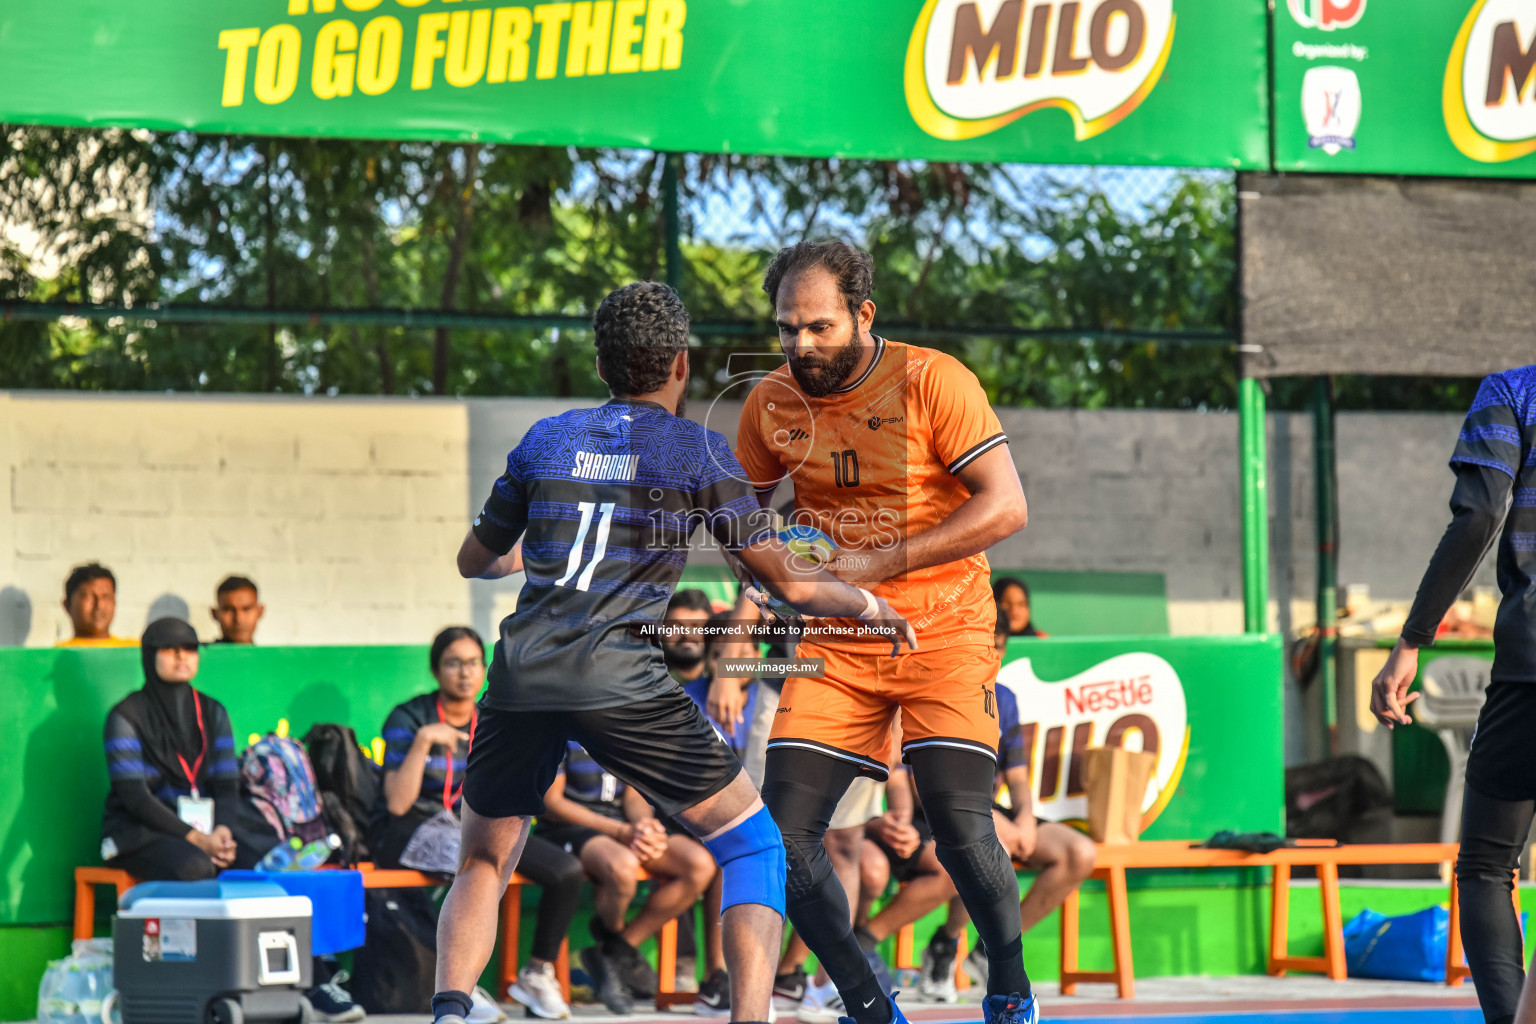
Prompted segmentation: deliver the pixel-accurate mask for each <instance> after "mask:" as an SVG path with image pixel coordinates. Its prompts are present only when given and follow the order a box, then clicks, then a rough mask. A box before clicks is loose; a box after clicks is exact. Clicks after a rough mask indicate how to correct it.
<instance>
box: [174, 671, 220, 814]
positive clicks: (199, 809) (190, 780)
mask: <svg viewBox="0 0 1536 1024" xmlns="http://www.w3.org/2000/svg"><path fill="white" fill-rule="evenodd" d="M192 707H193V708H194V709H196V711H197V734H198V736H199V737H200V738H201V739H202V747H201V749H200V750H198V752H197V760H196V761H193V762H192V764H191V765H190V766H188V764H187V759H186V758H184V757H182V756H181V755H180V754H179V753H178V754H177V755H176V760H178V761H180V762H181V773H182V774H183V775H185V776H186V778H187V786H188V787H189V788H190V789H191V790H192V795H191V796H179V797H177V798H176V817H178V818H180V819H181V820H182V821H183V822H185V823H186V824H187V825H188V826H189V827H191V828H195V829H197V830H198V831H199V832H202V833H203V834H205V835H207V834H210V833H212V832H213V801H212V800H210V799H209V798H208V797H205V796H202V795H200V794H199V793H198V791H197V774H198V772H199V771H201V770H202V767H203V758H205V757H207V756H208V730H207V729H205V728H203V702H202V701H200V700H198V697H197V691H196V690H193V691H192Z"/></svg>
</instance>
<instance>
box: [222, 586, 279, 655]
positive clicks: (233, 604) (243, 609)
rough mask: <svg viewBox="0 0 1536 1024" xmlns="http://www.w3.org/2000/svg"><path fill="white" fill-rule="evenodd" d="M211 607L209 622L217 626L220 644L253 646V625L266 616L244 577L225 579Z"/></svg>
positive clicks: (254, 633) (254, 626)
mask: <svg viewBox="0 0 1536 1024" xmlns="http://www.w3.org/2000/svg"><path fill="white" fill-rule="evenodd" d="M214 601H215V604H214V606H213V608H211V609H210V611H211V612H212V613H213V621H215V622H217V623H218V624H219V639H218V640H217V641H215V642H216V643H221V644H254V643H255V642H256V624H257V623H258V622H260V621H261V617H262V615H264V614H265V613H266V610H267V606H266V605H264V604H262V603H261V602H260V601H259V600H258V599H257V596H256V584H254V583H252V582H251V581H250V580H248V579H246V578H245V577H244V576H229V577H226V578H225V580H224V582H223V583H220V584H219V589H218V591H217V592H216V594H215V595H214Z"/></svg>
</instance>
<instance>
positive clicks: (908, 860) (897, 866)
mask: <svg viewBox="0 0 1536 1024" xmlns="http://www.w3.org/2000/svg"><path fill="white" fill-rule="evenodd" d="M912 827H913V828H915V829H917V834H918V837H919V839H918V844H917V849H915V850H913V851H912V855H911V856H909V857H898V856H896V851H895V850H893V849H891V848H890V847H889V846H886V845H885V844H884V843H882V842H881V841H880V840H878V839H875V838H873V837H871V838H870V842H872V843H874V844H875V845H876V846H878V847H880V852H881V853H883V854H885V859H886V860H887V861H889V862H890V864H891V880H892V881H894V882H897V883H900V884H903V885H905V884H906V883H907V882H910V881H912V879H914V878H916V877H917V876H918V874H919V872H918V870H917V867H918V861H920V860H922V859H923V851H924V850H926V849H927V848H928V844H929V843H931V842H933V831H932V830H931V829H930V828H929V827H928V819H927V818H925V817H923V816H922V814H917V815H915V816H914V817H913V818H912Z"/></svg>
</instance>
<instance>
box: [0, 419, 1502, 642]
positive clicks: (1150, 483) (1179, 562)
mask: <svg viewBox="0 0 1536 1024" xmlns="http://www.w3.org/2000/svg"><path fill="white" fill-rule="evenodd" d="M571 404H574V403H571V402H566V401H562V400H556V399H537V400H530V399H474V400H469V401H464V402H457V401H448V400H444V401H437V400H431V399H357V400H349V399H322V398H285V397H250V398H243V397H242V398H230V397H198V396H166V395H76V394H65V393H51V392H12V393H6V392H0V466H3V467H4V469H5V470H6V472H7V475H8V479H9V482H10V493H9V500H8V501H0V644H14V643H22V642H24V643H28V644H32V645H46V644H51V643H54V642H55V641H56V640H59V639H62V638H64V637H66V636H67V635H68V633H69V628H68V621H67V619H66V617H65V615H64V613H63V610H62V608H61V607H60V599H61V597H62V586H63V581H64V577H65V576H66V575H67V573H68V572H69V569H70V568H71V567H72V566H73V565H76V564H78V563H80V562H85V561H92V560H99V561H101V562H103V563H104V564H106V565H108V566H109V567H111V568H112V569H113V570H114V571H115V572H116V573H117V575H118V581H119V582H118V600H119V606H118V618H117V623H116V626H115V632H117V633H118V634H120V635H137V633H138V632H139V631H141V630H142V629H143V627H144V625H145V622H146V618H147V616H148V615H149V614H150V611H151V608H155V609H157V610H178V609H183V608H184V609H185V610H187V611H190V613H191V618H192V621H193V622H194V623H196V624H197V625H198V627H199V629H200V630H201V631H202V632H203V633H204V635H205V636H210V637H211V636H213V635H214V633H215V628H214V625H213V623H212V621H211V619H210V618H209V617H208V612H207V608H208V606H209V605H210V604H211V603H212V601H213V589H214V587H215V585H216V584H217V583H218V581H219V580H220V579H221V578H223V577H224V576H225V575H228V574H230V573H239V574H242V575H248V576H251V577H252V578H253V579H255V580H256V581H257V583H258V584H260V586H261V590H262V599H263V601H264V602H265V603H266V605H267V618H266V620H265V621H264V622H263V623H262V626H261V629H260V631H259V632H258V634H257V636H258V640H259V641H261V642H264V643H271V644H278V643H320V642H331V643H373V642H413V641H424V640H426V639H427V638H429V637H430V636H431V634H432V633H433V632H434V631H435V630H437V629H438V628H440V627H442V626H443V625H447V624H450V623H454V622H466V621H467V622H469V623H471V624H472V625H474V626H475V627H476V628H478V629H480V630H482V631H483V632H485V633H486V635H487V636H489V635H490V634H491V633H492V632H493V631H494V625H495V623H496V622H498V621H499V620H500V618H501V617H502V615H504V614H505V613H506V612H507V611H508V610H510V609H511V608H512V607H513V606H514V604H515V597H516V592H517V588H518V586H519V585H520V580H519V579H513V580H506V581H499V582H496V583H487V582H480V581H476V582H474V583H466V582H464V581H462V580H460V579H459V578H458V576H457V574H456V573H455V571H454V565H453V555H454V552H455V551H456V550H457V547H458V544H459V541H460V539H461V538H462V536H463V533H464V530H465V528H466V525H467V522H468V520H469V518H470V517H471V516H472V515H473V514H474V512H475V511H477V510H478V509H479V507H480V504H481V503H482V502H483V500H484V498H485V495H486V493H487V492H488V490H489V488H490V486H491V483H492V481H494V479H495V478H496V477H497V476H498V475H499V474H500V473H501V472H502V470H503V468H504V466H505V459H506V453H507V451H508V450H509V449H510V448H511V447H512V446H513V445H515V444H516V443H517V440H518V439H519V438H520V437H521V436H522V433H523V432H524V431H525V430H526V429H527V427H528V426H529V425H530V424H531V423H533V422H534V421H536V420H537V419H539V418H540V417H543V416H547V415H550V414H552V413H555V412H557V411H560V410H562V409H564V408H567V407H569V406H570V405H571ZM738 410H739V406H737V405H734V404H725V403H722V404H721V405H719V406H716V407H713V408H711V407H710V406H709V405H708V404H707V403H702V402H701V403H697V404H696V407H694V408H692V409H691V410H690V413H691V415H693V416H695V417H696V418H698V419H700V420H701V421H704V422H707V423H708V425H709V426H711V427H714V428H716V429H719V430H721V431H722V432H723V433H725V434H726V435H727V436H728V437H734V435H735V424H736V418H737V415H738ZM1000 415H1001V417H1002V420H1003V425H1004V428H1005V429H1006V430H1007V431H1008V433H1009V436H1010V438H1011V439H1012V450H1013V452H1014V456H1015V459H1016V461H1017V462H1018V465H1019V471H1020V474H1021V476H1022V478H1023V481H1024V486H1025V491H1026V493H1027V494H1028V496H1029V501H1030V512H1031V516H1030V525H1029V528H1028V529H1027V530H1025V531H1024V532H1023V533H1022V534H1020V535H1019V536H1018V537H1016V538H1013V539H1011V540H1009V541H1007V542H1006V543H1004V544H1002V545H1000V546H999V548H998V549H997V550H996V551H994V552H993V553H992V555H993V558H994V561H995V562H996V563H997V564H999V565H1003V566H1009V567H1022V568H1026V569H1028V568H1038V569H1062V570H1099V571H1136V572H1160V573H1162V574H1163V575H1164V577H1165V579H1166V581H1167V588H1168V598H1169V618H1170V626H1171V628H1172V629H1173V631H1174V632H1176V633H1212V632H1236V631H1238V630H1240V628H1241V624H1242V560H1241V558H1242V551H1241V526H1240V518H1239V514H1238V513H1239V498H1240V495H1239V490H1238V465H1237V421H1236V417H1235V416H1233V415H1231V414H1226V413H1212V414H1202V413H1194V412H1139V411H1101V412H1084V411H1069V410H1064V411H1050V410H1034V409H1029V410H1020V409H1013V410H1001V411H1000ZM1459 422H1460V417H1459V416H1456V415H1415V414H1369V415H1365V414H1360V415H1341V416H1340V417H1339V421H1338V448H1339V504H1340V513H1341V516H1342V524H1343V533H1342V537H1341V544H1340V582H1341V583H1348V582H1366V583H1369V584H1370V585H1371V588H1372V593H1373V596H1375V597H1378V598H1388V599H1392V598H1399V599H1408V598H1411V597H1412V595H1413V592H1414V589H1415V588H1416V586H1417V583H1418V577H1419V574H1420V573H1421V572H1422V571H1423V566H1424V564H1425V562H1426V561H1427V559H1428V557H1429V554H1430V552H1431V551H1432V550H1433V548H1434V544H1435V541H1436V539H1437V538H1438V536H1439V533H1440V531H1441V530H1442V529H1443V527H1444V524H1445V522H1446V520H1447V519H1448V513H1447V511H1446V498H1447V496H1448V495H1449V491H1450V483H1451V476H1450V473H1449V472H1448V471H1447V470H1446V468H1445V464H1446V459H1447V458H1448V457H1449V454H1450V451H1451V447H1452V445H1453V444H1454V441H1455V436H1456V431H1457V427H1458V425H1459ZM1310 427H1311V420H1310V417H1308V416H1304V415H1286V414H1277V415H1275V416H1273V417H1272V418H1271V430H1270V439H1271V440H1270V500H1271V509H1272V515H1271V543H1272V554H1273V572H1272V588H1271V593H1272V597H1273V603H1272V611H1271V622H1272V623H1273V624H1274V625H1277V626H1279V627H1281V628H1288V627H1290V626H1291V625H1293V624H1295V623H1297V622H1302V621H1306V620H1309V619H1310V616H1311V601H1312V588H1313V586H1314V583H1313V580H1314V578H1315V577H1314V564H1315V557H1316V555H1315V548H1314V540H1313V537H1314V533H1313V514H1314V509H1313V477H1312V449H1311V431H1310ZM699 558H700V559H701V560H709V561H713V560H714V558H713V557H712V556H711V555H710V554H709V553H701V555H700V556H699ZM1490 580H1491V577H1490V576H1489V573H1488V570H1487V569H1486V568H1485V570H1484V574H1483V576H1482V578H1481V579H1480V582H1488V581H1490Z"/></svg>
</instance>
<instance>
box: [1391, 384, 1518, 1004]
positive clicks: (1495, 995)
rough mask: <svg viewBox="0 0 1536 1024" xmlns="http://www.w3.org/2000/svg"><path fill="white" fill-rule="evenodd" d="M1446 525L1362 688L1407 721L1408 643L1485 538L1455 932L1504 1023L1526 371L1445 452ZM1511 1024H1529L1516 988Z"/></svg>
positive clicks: (1513, 963)
mask: <svg viewBox="0 0 1536 1024" xmlns="http://www.w3.org/2000/svg"><path fill="white" fill-rule="evenodd" d="M1451 468H1452V469H1453V470H1454V471H1455V473H1456V487H1455V489H1454V490H1453V491H1452V492H1451V511H1452V513H1453V518H1452V519H1451V523H1450V525H1449V526H1447V527H1446V530H1445V535H1444V536H1443V537H1442V538H1441V539H1440V545H1439V547H1438V548H1436V549H1435V554H1434V557H1433V558H1431V559H1430V562H1429V568H1428V569H1427V570H1426V571H1425V573H1424V579H1423V582H1421V583H1420V584H1419V593H1418V596H1417V597H1416V598H1415V599H1414V602H1413V609H1412V610H1411V611H1410V612H1409V614H1408V620H1407V622H1405V623H1404V625H1403V632H1402V635H1401V637H1400V638H1399V639H1398V641H1397V646H1395V647H1394V648H1393V649H1392V653H1391V655H1390V656H1388V658H1387V664H1386V666H1385V667H1383V668H1382V670H1381V672H1380V674H1378V675H1377V676H1376V679H1375V681H1374V682H1373V683H1372V686H1371V710H1372V711H1373V712H1374V713H1375V714H1376V717H1377V718H1378V719H1379V720H1380V721H1381V723H1382V724H1383V725H1385V726H1386V727H1387V728H1388V729H1390V728H1392V727H1393V726H1394V725H1398V724H1403V725H1406V724H1408V723H1409V722H1411V721H1412V719H1411V718H1410V717H1409V716H1408V713H1407V709H1408V707H1409V705H1410V704H1411V703H1412V702H1413V701H1414V700H1417V699H1418V697H1419V695H1418V694H1417V693H1409V692H1408V688H1409V687H1410V686H1411V685H1412V684H1413V680H1414V678H1415V677H1416V676H1417V675H1418V667H1419V648H1421V647H1428V646H1430V645H1431V644H1433V643H1434V642H1435V631H1436V629H1437V628H1438V627H1439V625H1440V622H1441V620H1442V619H1444V618H1445V613H1446V611H1447V610H1448V609H1449V608H1450V607H1451V604H1452V603H1453V602H1454V601H1455V600H1456V599H1457V597H1459V596H1460V595H1461V592H1462V591H1463V590H1464V589H1466V586H1467V584H1468V583H1470V582H1471V580H1472V576H1473V574H1474V573H1476V572H1477V569H1478V566H1479V565H1480V564H1481V562H1482V560H1483V556H1484V555H1485V554H1487V552H1488V549H1489V548H1490V547H1492V546H1493V545H1494V544H1495V542H1497V544H1498V578H1499V590H1500V591H1502V593H1503V600H1502V601H1501V602H1500V604H1499V613H1498V618H1497V619H1496V620H1495V624H1494V629H1493V646H1494V657H1493V669H1492V676H1491V683H1490V685H1489V687H1488V693H1487V698H1486V700H1485V702H1484V704H1483V709H1482V712H1481V714H1480V715H1479V717H1478V722H1477V731H1476V733H1475V738H1474V740H1473V743H1472V750H1471V754H1470V756H1469V757H1468V759H1467V778H1466V789H1465V797H1464V800H1463V803H1462V818H1461V821H1462V825H1461V852H1460V855H1459V856H1458V858H1457V861H1456V878H1457V881H1458V882H1459V884H1460V887H1461V897H1460V903H1461V934H1462V941H1463V942H1464V943H1465V945H1466V950H1467V964H1468V965H1469V966H1470V967H1471V968H1472V980H1473V982H1474V983H1476V985H1477V999H1478V1002H1479V1003H1480V1004H1481V1005H1482V1009H1483V1016H1484V1017H1485V1018H1486V1019H1487V1020H1488V1021H1489V1022H1490V1024H1503V1022H1507V1021H1510V1020H1513V1019H1515V1015H1516V1006H1517V1002H1518V1001H1519V1000H1520V987H1521V984H1522V981H1523V980H1524V974H1525V972H1524V967H1523V964H1522V948H1523V944H1522V940H1521V935H1520V922H1519V921H1518V920H1517V919H1516V917H1515V911H1514V906H1513V904H1512V901H1511V899H1510V888H1511V886H1512V885H1513V879H1514V872H1515V867H1516V865H1517V864H1518V863H1519V860H1520V854H1521V852H1522V851H1523V850H1524V848H1525V840H1526V836H1527V835H1528V834H1529V832H1530V828H1531V818H1532V808H1533V806H1536V804H1533V801H1536V742H1532V737H1533V736H1536V366H1526V367H1523V368H1520V369H1515V370H1506V371H1504V372H1503V373H1495V374H1493V375H1492V376H1490V377H1488V378H1487V379H1486V380H1484V381H1483V383H1482V386H1481V387H1480V388H1478V391H1477V397H1476V398H1475V399H1473V401H1472V409H1471V411H1470V412H1468V413H1467V419H1466V423H1465V424H1464V425H1463V426H1462V428H1461V436H1460V438H1459V439H1458V440H1457V442H1456V451H1455V453H1454V454H1453V455H1452V456H1451ZM1525 1002H1526V1003H1530V1004H1533V1005H1530V1006H1523V1005H1522V1006H1521V1007H1520V1020H1521V1021H1536V997H1533V996H1532V994H1531V993H1527V997H1526V999H1525Z"/></svg>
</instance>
